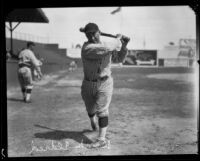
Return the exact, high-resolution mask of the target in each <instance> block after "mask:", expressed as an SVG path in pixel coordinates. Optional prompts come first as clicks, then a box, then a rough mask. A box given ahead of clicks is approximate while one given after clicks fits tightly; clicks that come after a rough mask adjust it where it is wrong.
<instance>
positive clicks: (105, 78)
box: [85, 76, 109, 82]
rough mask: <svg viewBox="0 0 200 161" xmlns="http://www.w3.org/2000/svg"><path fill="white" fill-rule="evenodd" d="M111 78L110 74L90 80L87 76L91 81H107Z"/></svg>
mask: <svg viewBox="0 0 200 161" xmlns="http://www.w3.org/2000/svg"><path fill="white" fill-rule="evenodd" d="M108 78H109V76H104V77H99V78H97V79H93V80H89V79H87V78H85V80H86V81H90V82H99V81H106V80H107V79H108Z"/></svg>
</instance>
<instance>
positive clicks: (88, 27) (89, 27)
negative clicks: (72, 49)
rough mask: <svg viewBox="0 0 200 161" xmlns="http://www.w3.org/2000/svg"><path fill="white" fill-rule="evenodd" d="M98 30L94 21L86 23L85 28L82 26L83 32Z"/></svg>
mask: <svg viewBox="0 0 200 161" xmlns="http://www.w3.org/2000/svg"><path fill="white" fill-rule="evenodd" d="M96 31H99V27H98V26H97V24H95V23H88V24H87V25H86V26H85V28H84V32H85V33H87V32H96Z"/></svg>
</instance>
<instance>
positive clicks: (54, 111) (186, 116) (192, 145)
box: [7, 68, 197, 157]
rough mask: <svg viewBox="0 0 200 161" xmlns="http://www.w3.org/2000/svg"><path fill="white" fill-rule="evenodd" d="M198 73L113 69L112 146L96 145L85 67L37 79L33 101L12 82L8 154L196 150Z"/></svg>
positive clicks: (172, 69) (175, 70) (188, 152)
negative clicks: (85, 89) (26, 99)
mask: <svg viewBox="0 0 200 161" xmlns="http://www.w3.org/2000/svg"><path fill="white" fill-rule="evenodd" d="M194 76H195V71H194V70H193V69H189V68H151V69H150V68H149V69H148V68H113V77H114V93H113V98H112V102H111V105H110V118H109V128H108V134H107V138H108V139H109V140H110V145H109V146H108V147H107V148H105V149H92V150H91V149H87V148H86V147H85V145H87V144H90V143H91V142H92V140H93V139H94V138H95V136H96V135H97V133H94V132H91V127H90V123H89V119H88V117H87V114H86V111H85V107H84V104H83V101H82V99H81V95H80V86H81V83H82V77H83V73H82V69H81V68H79V69H78V70H77V71H75V72H73V73H68V72H66V71H60V72H56V73H54V74H51V75H46V76H45V77H44V79H43V80H42V81H40V82H36V83H35V84H36V85H35V87H34V89H33V95H32V103H30V104H25V103H23V102H22V98H21V93H20V89H19V87H15V88H14V87H13V86H12V87H8V90H7V113H8V114H7V115H8V156H9V157H21V156H28V157H29V156H30V157H32V156H79V155H81V156H85V155H144V154H145V155H147V154H196V153H197V107H196V103H197V96H196V95H195V92H194V91H195V82H194V79H193V78H194Z"/></svg>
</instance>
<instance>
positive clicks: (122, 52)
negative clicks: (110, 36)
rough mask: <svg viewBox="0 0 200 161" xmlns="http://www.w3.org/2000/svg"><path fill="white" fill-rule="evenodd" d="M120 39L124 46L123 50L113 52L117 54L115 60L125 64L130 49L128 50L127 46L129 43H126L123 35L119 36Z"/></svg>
mask: <svg viewBox="0 0 200 161" xmlns="http://www.w3.org/2000/svg"><path fill="white" fill-rule="evenodd" d="M118 39H120V41H121V43H122V46H121V50H120V51H118V52H113V53H114V54H115V58H116V59H117V60H118V62H122V63H123V62H124V60H125V58H126V56H127V54H128V49H127V44H128V42H127V41H125V40H124V39H123V37H122V35H120V34H118Z"/></svg>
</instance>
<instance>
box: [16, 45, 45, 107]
mask: <svg viewBox="0 0 200 161" xmlns="http://www.w3.org/2000/svg"><path fill="white" fill-rule="evenodd" d="M33 46H35V44H34V43H33V42H28V43H27V48H26V49H24V50H22V51H21V52H20V53H19V63H18V66H19V68H18V79H19V84H20V86H21V91H22V95H23V100H24V102H26V103H30V98H31V91H32V88H33V80H32V73H31V68H35V70H36V71H37V73H38V77H39V78H40V79H41V78H42V72H41V69H40V65H41V63H40V61H39V60H38V59H37V58H36V57H35V55H34V53H33Z"/></svg>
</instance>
